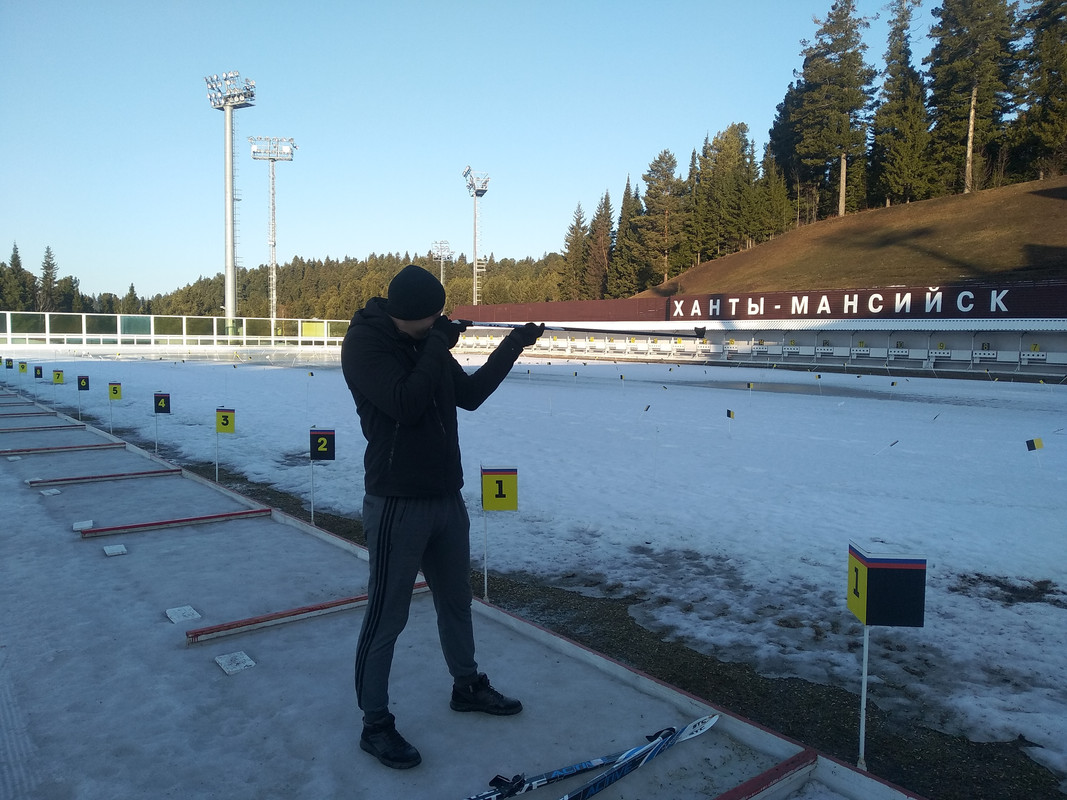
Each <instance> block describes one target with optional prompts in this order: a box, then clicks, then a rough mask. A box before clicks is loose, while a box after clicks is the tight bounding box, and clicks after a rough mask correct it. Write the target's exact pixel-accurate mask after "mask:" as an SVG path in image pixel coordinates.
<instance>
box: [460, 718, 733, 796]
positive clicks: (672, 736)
mask: <svg viewBox="0 0 1067 800" xmlns="http://www.w3.org/2000/svg"><path fill="white" fill-rule="evenodd" d="M717 720H718V715H714V716H710V717H703V718H701V719H698V720H696V721H694V722H691V723H690V724H689V725H686V726H685V727H684V728H682V730H680V731H676V729H675V728H667V729H665V730H662V731H660V732H659V733H657V734H655V735H654V736H649V737H648V739H649V743H648V744H646V745H641V746H640V747H634V748H631V749H630V750H623V751H620V752H618V753H612V754H611V755H606V756H599V757H598V758H592V759H589V760H588V761H580V762H578V763H576V764H569V765H568V766H566V767H560V768H559V769H554V770H552V771H550V772H543V773H541V774H540V775H535V776H533V777H530V778H528V777H526V776H525V775H516V776H515V777H513V778H505V777H504V776H503V775H497V776H496V777H495V778H493V780H492V781H490V782H489V785H490V786H491V787H493V788H491V789H487V790H486V791H484V792H480V793H479V794H474V795H470V796H469V797H467V798H466V799H465V800H504V798H508V797H514V796H515V795H519V794H525V793H526V792H531V791H533V790H534V789H539V788H541V787H542V786H547V785H548V784H550V783H556V782H558V781H562V780H566V779H567V778H571V777H573V776H575V775H581V774H583V773H585V772H592V771H593V770H595V769H598V768H600V767H603V766H607V765H611V769H610V770H607V771H606V772H605V773H603V774H602V775H600V776H597V778H594V781H596V780H598V779H599V778H602V777H603V776H604V775H608V774H611V773H614V772H615V770H616V769H617V768H619V767H620V765H622V764H623V762H624V761H625V762H627V763H633V762H635V761H639V762H640V763H636V764H635V765H633V766H630V768H629V769H627V770H626V771H625V772H623V773H622V774H620V775H618V776H617V777H616V778H614V780H611V781H609V782H608V783H604V784H603V785H602V786H600V788H599V789H597V790H596V791H600V789H603V788H605V787H606V786H609V785H610V784H611V783H614V782H615V780H618V779H619V778H621V777H622V776H623V775H626V774H628V773H629V772H632V771H633V770H634V769H637V768H638V767H640V766H641V765H642V764H644V763H645V762H646V761H648V760H649V759H651V758H654V757H655V756H656V755H659V753H661V752H663V751H664V750H666V749H667V748H668V747H671V746H672V745H674V744H677V743H678V742H681V741H684V740H686V739H690V738H692V737H694V736H699V735H700V734H702V733H703V732H704V731H706V730H707V729H708V728H710V727H711V726H712V725H714V724H715V722H716V721H717ZM653 748H654V749H655V752H651V750H652V749H653ZM639 757H640V758H639ZM587 786H588V784H587ZM584 788H585V787H583V789H584ZM595 793H596V792H592V793H590V794H585V795H567V797H568V798H577V797H592V795H593V794H595Z"/></svg>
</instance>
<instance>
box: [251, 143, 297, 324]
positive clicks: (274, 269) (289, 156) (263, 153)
mask: <svg viewBox="0 0 1067 800" xmlns="http://www.w3.org/2000/svg"><path fill="white" fill-rule="evenodd" d="M248 141H249V142H251V144H252V158H254V159H256V160H257V161H269V162H270V232H269V233H268V234H267V244H268V245H269V246H270V329H271V330H272V331H273V330H274V328H275V323H274V320H276V319H277V318H278V261H277V259H276V258H275V254H274V246H275V244H276V241H275V229H274V162H275V161H292V160H293V151H294V150H296V149H297V146H296V142H294V141H293V140H292V139H278V138H276V137H271V138H269V139H268V138H266V137H263V136H249V137H248Z"/></svg>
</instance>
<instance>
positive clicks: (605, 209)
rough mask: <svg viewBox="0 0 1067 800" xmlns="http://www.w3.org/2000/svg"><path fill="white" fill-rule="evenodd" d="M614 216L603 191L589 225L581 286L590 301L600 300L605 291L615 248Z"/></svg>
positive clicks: (606, 195) (608, 196) (608, 198)
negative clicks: (586, 255) (587, 251)
mask: <svg viewBox="0 0 1067 800" xmlns="http://www.w3.org/2000/svg"><path fill="white" fill-rule="evenodd" d="M614 216H615V212H614V211H612V209H611V197H610V195H609V194H608V192H606V191H605V192H604V196H603V197H602V198H600V202H599V203H598V204H597V207H596V213H594V214H593V219H592V220H591V221H590V223H589V258H588V261H587V263H586V270H585V279H584V280H583V281H582V284H583V289H584V295H585V296H586V297H588V298H589V299H591V300H602V299H603V298H604V295H605V292H606V291H607V285H608V272H609V271H610V269H611V258H612V251H613V250H614V248H615V231H614V224H615V220H614Z"/></svg>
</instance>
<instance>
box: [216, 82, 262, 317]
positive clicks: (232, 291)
mask: <svg viewBox="0 0 1067 800" xmlns="http://www.w3.org/2000/svg"><path fill="white" fill-rule="evenodd" d="M240 80H241V75H240V73H238V72H237V70H232V71H230V72H224V73H222V75H208V76H207V77H206V78H204V81H205V83H207V99H208V101H209V102H210V103H211V107H212V108H217V109H219V110H220V111H222V112H223V113H224V114H225V115H226V284H225V285H226V304H225V305H224V306H223V309H224V311H225V313H226V333H228V334H229V333H233V332H234V328H235V323H234V320H235V319H236V317H237V245H236V240H237V237H236V235H235V233H234V227H235V223H234V217H235V211H236V209H235V207H234V203H235V201H234V192H233V156H234V141H233V112H234V109H237V108H248V107H249V106H251V105H253V104H254V103H255V99H256V82H255V81H254V80H251V79H249V78H245V79H244V83H241V82H240Z"/></svg>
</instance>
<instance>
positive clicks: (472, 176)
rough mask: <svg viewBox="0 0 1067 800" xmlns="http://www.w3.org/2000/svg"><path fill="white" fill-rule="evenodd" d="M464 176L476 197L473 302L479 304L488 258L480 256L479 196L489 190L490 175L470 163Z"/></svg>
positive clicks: (464, 171) (471, 192)
mask: <svg viewBox="0 0 1067 800" xmlns="http://www.w3.org/2000/svg"><path fill="white" fill-rule="evenodd" d="M463 177H464V178H466V179H467V191H468V192H470V194H471V197H473V198H474V289H473V302H472V303H471V305H475V306H476V305H478V276H479V275H481V274H484V273H485V266H486V264H487V263H488V261H487V260H486V259H479V258H478V198H479V197H481V196H482V195H484V194H485V193H486V192H488V191H489V175H488V174H487V173H485V172H471V168H470V165H467V168H466V169H465V170H463Z"/></svg>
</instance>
